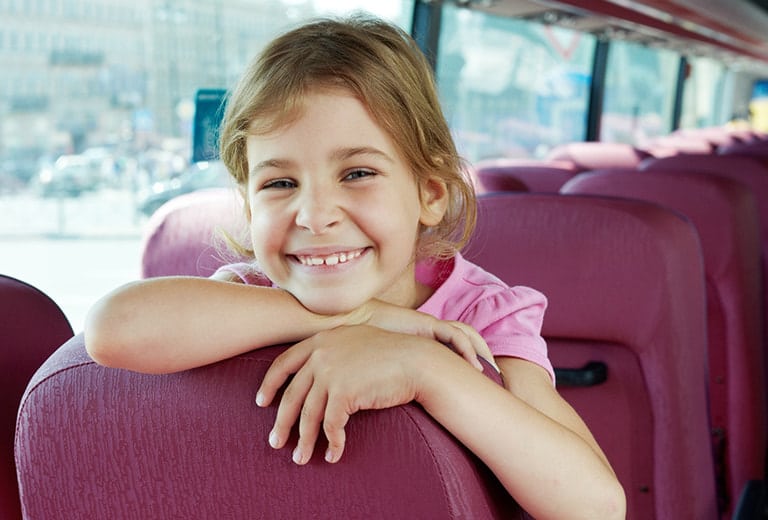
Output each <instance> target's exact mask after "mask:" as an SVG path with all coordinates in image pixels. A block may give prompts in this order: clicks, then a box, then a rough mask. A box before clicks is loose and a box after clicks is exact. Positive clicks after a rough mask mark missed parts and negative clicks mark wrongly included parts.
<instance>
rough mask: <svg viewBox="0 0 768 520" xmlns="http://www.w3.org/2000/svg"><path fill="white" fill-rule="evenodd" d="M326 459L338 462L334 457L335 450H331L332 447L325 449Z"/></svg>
mask: <svg viewBox="0 0 768 520" xmlns="http://www.w3.org/2000/svg"><path fill="white" fill-rule="evenodd" d="M325 461H326V462H336V460H335V459H334V457H333V451H331V449H330V448H328V449H327V450H326V451H325Z"/></svg>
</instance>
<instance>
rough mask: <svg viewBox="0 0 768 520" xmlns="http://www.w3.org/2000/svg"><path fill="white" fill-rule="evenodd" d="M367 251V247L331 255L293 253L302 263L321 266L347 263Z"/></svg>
mask: <svg viewBox="0 0 768 520" xmlns="http://www.w3.org/2000/svg"><path fill="white" fill-rule="evenodd" d="M364 252H365V248H362V249H355V250H353V251H342V252H339V253H333V254H330V255H293V256H294V257H295V258H296V259H297V260H298V261H299V262H300V263H301V264H302V265H308V266H321V265H328V266H333V265H338V264H345V263H347V262H349V261H351V260H354V259H355V258H359V257H360V255H362V254H363V253H364Z"/></svg>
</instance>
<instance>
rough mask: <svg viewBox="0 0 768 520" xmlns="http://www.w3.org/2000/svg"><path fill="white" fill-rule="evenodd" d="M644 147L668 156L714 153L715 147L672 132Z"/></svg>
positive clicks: (701, 139)
mask: <svg viewBox="0 0 768 520" xmlns="http://www.w3.org/2000/svg"><path fill="white" fill-rule="evenodd" d="M643 149H644V150H646V151H647V152H648V153H649V154H650V155H651V156H653V157H668V156H676V155H686V156H687V155H707V154H711V153H713V152H714V150H715V147H714V146H713V145H712V144H711V143H710V142H709V141H707V140H706V139H704V138H701V137H696V136H691V135H679V134H671V135H664V136H660V137H656V138H654V139H651V140H650V142H649V143H648V144H647V145H644V146H643ZM593 169H597V168H593Z"/></svg>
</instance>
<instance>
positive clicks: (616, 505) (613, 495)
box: [590, 478, 627, 520]
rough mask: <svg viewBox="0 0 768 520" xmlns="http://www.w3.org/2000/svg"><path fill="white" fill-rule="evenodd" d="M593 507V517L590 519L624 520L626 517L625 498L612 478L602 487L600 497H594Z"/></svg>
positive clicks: (618, 484)
mask: <svg viewBox="0 0 768 520" xmlns="http://www.w3.org/2000/svg"><path fill="white" fill-rule="evenodd" d="M595 506H596V510H595V515H594V516H590V518H604V519H606V520H613V519H616V520H624V519H625V518H626V517H627V498H626V496H625V494H624V488H623V487H622V486H621V484H620V483H619V481H618V480H616V479H615V478H614V479H612V480H611V482H610V483H609V484H607V485H605V486H603V489H602V492H601V493H600V495H599V496H597V497H595Z"/></svg>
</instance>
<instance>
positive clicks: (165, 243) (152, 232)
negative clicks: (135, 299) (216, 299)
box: [141, 188, 245, 278]
mask: <svg viewBox="0 0 768 520" xmlns="http://www.w3.org/2000/svg"><path fill="white" fill-rule="evenodd" d="M244 226H245V214H244V213H243V208H242V201H241V199H240V196H239V195H238V194H237V193H235V192H234V191H233V190H230V189H225V188H221V189H211V190H201V191H197V192H193V193H189V194H186V195H182V196H180V197H176V198H175V199H172V200H171V201H170V202H168V203H166V204H165V205H164V206H163V207H161V208H160V209H159V210H158V211H156V212H155V213H154V214H153V215H152V217H151V219H150V221H149V223H148V229H147V232H146V234H145V237H144V246H143V256H142V260H141V267H142V276H143V277H144V278H150V277H154V276H167V275H189V276H210V275H211V274H213V273H214V271H216V269H217V268H218V267H219V266H221V265H222V264H224V263H227V262H228V261H230V260H236V258H234V257H232V256H231V255H232V253H231V252H230V251H228V250H227V248H226V244H225V242H224V241H223V239H222V235H221V231H222V230H224V231H227V232H228V233H229V234H231V235H232V236H233V238H235V239H237V240H240V241H242V239H243V237H244V233H245V231H244Z"/></svg>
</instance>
